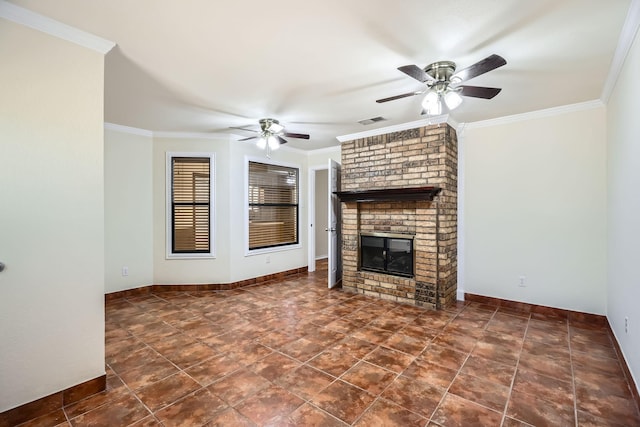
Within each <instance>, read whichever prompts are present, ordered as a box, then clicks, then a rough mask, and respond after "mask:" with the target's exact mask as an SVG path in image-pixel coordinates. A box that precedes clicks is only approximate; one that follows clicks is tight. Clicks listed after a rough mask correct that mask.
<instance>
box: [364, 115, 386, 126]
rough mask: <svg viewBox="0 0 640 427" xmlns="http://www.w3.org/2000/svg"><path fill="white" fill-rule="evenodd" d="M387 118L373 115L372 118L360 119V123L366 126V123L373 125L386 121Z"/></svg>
mask: <svg viewBox="0 0 640 427" xmlns="http://www.w3.org/2000/svg"><path fill="white" fill-rule="evenodd" d="M385 120H387V119H385V118H384V117H380V116H378V117H372V118H370V119H364V120H359V121H358V123H360V124H361V125H363V126H366V125H372V124H374V123H377V122H384V121H385Z"/></svg>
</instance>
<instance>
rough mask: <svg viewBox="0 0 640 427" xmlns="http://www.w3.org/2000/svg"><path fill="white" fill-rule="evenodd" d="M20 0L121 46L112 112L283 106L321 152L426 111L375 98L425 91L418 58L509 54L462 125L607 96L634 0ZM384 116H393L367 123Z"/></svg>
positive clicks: (111, 90) (112, 72)
mask: <svg viewBox="0 0 640 427" xmlns="http://www.w3.org/2000/svg"><path fill="white" fill-rule="evenodd" d="M11 2H12V3H15V4H17V5H19V6H21V7H24V8H26V9H29V10H31V11H34V12H37V13H39V14H42V15H45V16H48V17H50V18H53V19H55V20H58V21H60V22H62V23H65V24H68V25H71V26H73V27H76V28H78V29H81V30H84V31H87V32H89V33H92V34H95V35H97V36H100V37H103V38H105V39H108V40H111V41H113V42H115V43H116V44H117V46H116V47H115V48H114V49H113V50H112V51H111V52H110V53H108V55H107V57H106V67H105V121H107V122H111V123H115V124H119V125H123V126H131V127H135V128H141V129H146V130H152V131H157V132H188V133H215V132H221V133H230V132H232V131H231V130H229V129H228V127H230V126H244V125H251V124H256V125H257V121H258V119H260V118H262V117H273V118H277V119H279V120H280V121H281V123H283V124H284V125H285V126H286V129H287V131H290V132H299V133H309V134H311V139H310V140H309V141H303V140H294V139H290V145H291V146H294V147H297V148H308V149H317V148H322V147H328V146H332V145H338V144H339V143H338V141H337V140H336V137H337V136H339V135H344V134H350V133H356V132H362V131H366V130H371V129H373V128H376V127H383V126H389V125H395V124H401V123H406V122H412V121H415V120H419V119H421V118H425V117H424V116H420V112H421V107H420V101H421V99H420V97H418V96H416V97H411V98H405V99H400V100H396V101H392V102H388V103H385V104H377V103H376V102H375V100H376V99H379V98H384V97H388V96H392V95H397V94H400V93H404V92H410V91H415V90H419V89H421V88H422V85H421V84H420V83H419V82H417V81H415V80H413V79H411V78H409V77H408V76H406V75H404V74H403V73H401V72H400V71H398V70H397V67H399V66H402V65H407V64H416V65H418V66H419V67H424V66H425V65H427V64H428V63H431V62H434V61H438V60H451V61H454V62H456V63H457V64H458V67H459V68H464V67H467V66H469V65H471V64H473V63H475V62H477V61H479V60H481V59H483V58H485V57H487V56H488V55H490V54H493V53H496V54H499V55H501V56H503V57H504V58H505V59H506V60H507V65H505V66H504V67H501V68H499V69H497V70H494V71H492V72H489V73H487V74H485V75H482V76H480V77H477V78H476V79H473V80H471V81H470V82H469V84H471V85H477V86H493V87H501V88H502V89H503V90H502V92H501V93H500V94H499V95H498V96H496V97H495V98H494V99H492V100H483V99H473V98H465V101H464V103H463V104H462V106H461V107H459V108H458V109H457V110H455V111H454V112H453V113H452V114H451V116H452V118H453V120H455V121H456V122H458V123H469V122H475V121H481V120H487V119H493V118H498V117H503V116H508V115H513V114H519V113H526V112H530V111H536V110H540V109H545V108H551V107H557V106H563V105H568V104H574V103H580V102H585V101H590V100H595V99H598V98H600V96H601V94H602V92H603V87H604V85H605V81H606V79H607V75H608V73H609V69H610V67H611V63H612V59H613V57H614V52H615V50H616V46H617V43H618V39H619V37H620V34H621V30H622V28H623V24H624V22H625V17H626V14H627V11H628V9H629V6H630V3H631V0H608V1H607V2H603V1H601V0H536V1H526V0H449V1H446V2H443V1H431V0H401V1H390V0H323V1H318V2H308V1H300V0H271V1H269V2H262V1H257V0H253V1H252V0H234V1H220V0H218V1H211V0H182V1H175V0H136V1H130V0H90V1H88V0H55V1H54V0H52V1H42V0H12V1H11ZM375 116H383V117H385V118H387V119H388V121H384V122H380V123H376V124H374V125H369V126H363V125H361V124H358V123H357V121H358V120H361V119H366V118H370V117H375ZM233 133H235V134H240V133H242V132H238V131H233ZM249 135H250V134H247V135H244V136H249ZM239 143H241V142H239Z"/></svg>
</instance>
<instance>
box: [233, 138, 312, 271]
mask: <svg viewBox="0 0 640 427" xmlns="http://www.w3.org/2000/svg"><path fill="white" fill-rule="evenodd" d="M229 147H230V149H229V158H228V164H230V165H233V167H230V170H229V175H228V177H229V179H228V186H229V187H228V191H229V194H230V197H229V205H228V206H229V208H228V209H229V221H228V223H227V226H228V229H229V230H230V236H229V240H228V246H229V254H230V255H229V256H230V259H231V260H232V263H233V265H232V267H231V271H230V279H231V281H232V282H235V281H238V280H244V279H250V278H253V277H258V276H263V275H267V274H271V273H276V272H279V271H286V270H291V269H294V268H299V267H304V266H306V265H307V237H308V236H307V224H308V221H307V218H308V215H307V197H308V196H307V184H308V179H307V156H306V153H304V152H300V151H298V150H295V151H294V150H286V149H280V150H278V151H276V152H274V153H272V154H271V160H273V161H274V162H283V163H286V164H289V165H292V166H297V167H299V168H300V175H299V186H300V187H299V188H300V194H299V195H298V197H299V204H300V205H299V212H298V218H299V221H300V224H299V228H298V233H299V241H300V246H299V247H298V248H295V249H284V250H279V251H277V252H272V253H267V254H259V255H249V256H246V255H245V247H246V244H245V238H246V237H245V229H246V222H245V211H246V207H245V196H244V194H245V188H246V186H247V182H246V173H245V169H244V165H245V159H246V157H247V156H249V157H253V158H257V159H263V160H264V161H265V162H268V161H269V159H267V157H266V155H265V152H264V151H262V150H259V149H258V148H256V146H255V145H254V144H247V143H241V142H238V141H232V142H231V143H230V145H229ZM283 148H284V147H283Z"/></svg>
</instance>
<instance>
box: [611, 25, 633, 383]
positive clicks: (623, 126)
mask: <svg viewBox="0 0 640 427" xmlns="http://www.w3.org/2000/svg"><path fill="white" fill-rule="evenodd" d="M639 75H640V37H639V36H638V35H636V38H635V41H634V43H633V45H632V48H631V50H630V52H629V54H628V56H627V58H626V62H625V64H624V67H623V70H622V72H621V74H620V76H619V78H618V81H617V84H616V87H615V89H614V92H613V94H612V96H611V98H610V99H609V102H608V104H607V158H608V164H607V182H608V187H607V195H608V198H607V208H608V210H607V220H608V221H607V226H608V254H607V261H608V269H607V282H608V287H607V317H608V319H609V323H610V324H611V327H612V328H613V331H614V333H615V335H616V338H617V339H618V343H619V344H620V347H621V348H622V351H623V353H624V356H625V358H626V360H627V365H628V366H629V369H630V370H631V372H632V374H633V376H634V378H635V381H636V384H638V381H639V380H640V377H639V376H638V375H640V310H638V301H640V278H639V276H638V271H637V268H638V254H640V249H639V246H638V245H639V242H640V190H639V188H640V167H639V166H640V163H639V159H640V120H638V111H640V99H639V98H638V94H639V93H640V83H638V76H639ZM625 317H628V318H629V330H628V332H627V333H625V330H624V318H625Z"/></svg>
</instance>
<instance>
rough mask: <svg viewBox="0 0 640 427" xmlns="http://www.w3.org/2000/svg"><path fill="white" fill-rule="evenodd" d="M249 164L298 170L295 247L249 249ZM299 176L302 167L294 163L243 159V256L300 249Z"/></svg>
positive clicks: (258, 158) (262, 158)
mask: <svg viewBox="0 0 640 427" xmlns="http://www.w3.org/2000/svg"><path fill="white" fill-rule="evenodd" d="M249 162H258V163H264V164H266V165H274V166H284V167H288V168H295V169H297V170H298V243H296V244H295V245H286V246H275V247H273V248H261V249H249ZM301 174H302V166H301V165H299V164H296V163H287V162H278V161H274V160H271V159H265V158H264V157H252V156H245V157H244V205H243V207H244V256H246V257H247V256H252V255H260V254H267V253H272V252H283V251H290V250H295V249H301V248H302V236H301V235H300V218H301V207H302V205H301V204H300V200H302V194H301V187H302V185H301V182H302V181H301Z"/></svg>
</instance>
